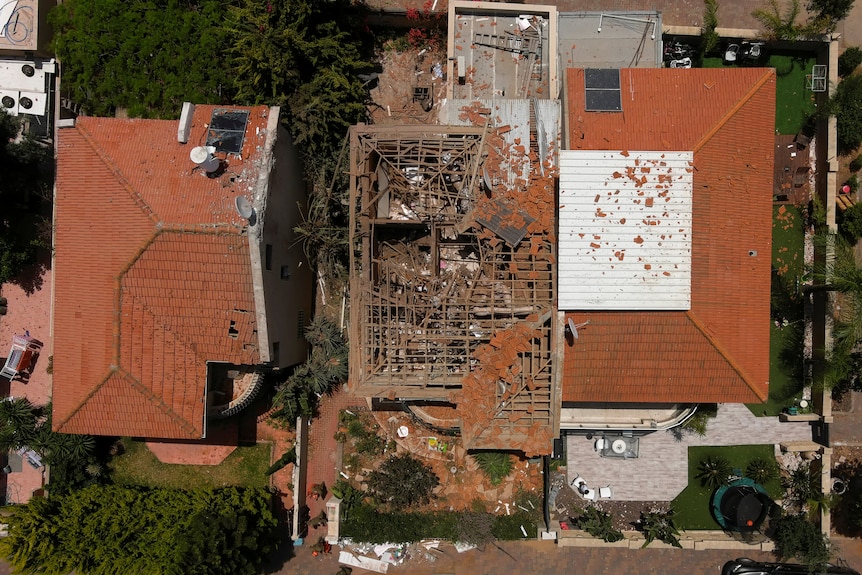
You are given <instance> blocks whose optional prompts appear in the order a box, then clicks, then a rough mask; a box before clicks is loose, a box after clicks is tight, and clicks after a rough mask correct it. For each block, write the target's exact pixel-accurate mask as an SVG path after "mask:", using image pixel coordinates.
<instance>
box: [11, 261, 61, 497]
mask: <svg viewBox="0 0 862 575" xmlns="http://www.w3.org/2000/svg"><path fill="white" fill-rule="evenodd" d="M24 275H25V276H26V277H27V278H28V282H27V285H26V286H25V287H22V286H20V285H18V284H14V283H6V284H3V285H2V286H0V295H2V296H3V297H5V298H6V299H7V300H8V308H9V309H8V312H7V314H6V315H4V316H0V362H2V363H5V362H6V356H7V355H8V354H9V346H11V344H12V336H14V335H23V334H24V333H25V332H26V331H29V332H30V335H31V336H32V337H34V338H36V339H38V340H39V341H41V342H42V343H43V344H44V347H43V348H42V350H41V351H40V353H39V357H38V358H37V359H36V361H35V364H34V365H33V371H32V372H31V374H30V376H29V378H27V379H26V380H25V379H22V378H21V377H16V378H14V379H13V380H12V381H11V382H10V381H9V380H8V379H6V378H0V390H2V395H4V396H12V397H26V398H27V399H29V400H30V402H31V403H32V404H33V405H45V404H47V403H48V402H49V401H51V385H52V376H51V374H50V373H48V371H47V367H48V362H49V358H50V357H51V355H52V354H53V348H52V337H51V285H52V281H53V280H52V278H53V274H52V272H51V270H50V269H46V268H44V267H42V266H40V265H34V266H32V267H31V268H30V270H28V273H26V274H24ZM30 276H32V277H30ZM12 467H13V471H12V473H10V474H8V475H4V476H0V488H2V485H3V483H5V484H6V485H5V492H6V499H7V500H8V501H9V502H11V503H26V502H27V501H29V500H30V498H31V497H32V495H33V492H34V491H35V490H37V489H40V488H41V487H42V486H43V485H44V476H43V474H44V471H45V468H44V467H42V468H39V469H33V467H31V466H30V465H28V464H27V462H26V461H24V462H22V464H21V465H20V466H19V465H17V464H15V465H12Z"/></svg>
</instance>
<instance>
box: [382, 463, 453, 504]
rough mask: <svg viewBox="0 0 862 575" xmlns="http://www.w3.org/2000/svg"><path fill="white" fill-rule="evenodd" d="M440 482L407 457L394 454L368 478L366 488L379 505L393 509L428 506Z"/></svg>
mask: <svg viewBox="0 0 862 575" xmlns="http://www.w3.org/2000/svg"><path fill="white" fill-rule="evenodd" d="M439 484H440V479H439V478H438V477H437V475H436V474H435V473H434V471H433V470H432V469H431V468H430V467H429V466H428V465H426V464H424V463H422V462H421V461H419V460H418V459H416V458H414V457H413V456H412V455H410V454H403V455H393V456H392V457H390V458H389V459H387V460H386V461H384V462H383V465H381V466H380V469H378V470H377V471H373V472H371V474H369V476H368V489H369V491H370V492H371V494H372V495H373V496H374V497H375V498H377V499H378V500H379V501H380V502H382V503H385V504H388V505H390V506H392V507H394V508H405V507H410V506H411V505H416V504H422V503H427V502H428V501H430V500H431V497H432V490H433V489H434V488H435V487H437V486H438V485H439Z"/></svg>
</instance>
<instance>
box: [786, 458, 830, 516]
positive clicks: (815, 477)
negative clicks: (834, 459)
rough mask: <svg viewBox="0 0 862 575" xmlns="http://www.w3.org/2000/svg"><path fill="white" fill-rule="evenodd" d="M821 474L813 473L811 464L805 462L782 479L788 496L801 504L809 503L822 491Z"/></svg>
mask: <svg viewBox="0 0 862 575" xmlns="http://www.w3.org/2000/svg"><path fill="white" fill-rule="evenodd" d="M819 482H820V474H819V473H812V470H811V465H810V464H808V463H803V464H802V465H800V466H799V467H797V468H796V469H794V470H793V471H792V472H791V473H790V475H789V476H788V477H786V478H784V479H783V480H782V482H781V483H782V487H784V489H785V490H786V491H787V498H788V499H789V500H790V501H792V502H794V503H796V504H797V505H799V506H803V505H807V504H808V501H809V500H811V499H814V498H815V497H816V496H817V493H819V492H820V485H819Z"/></svg>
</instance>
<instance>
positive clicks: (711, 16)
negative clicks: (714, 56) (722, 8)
mask: <svg viewBox="0 0 862 575" xmlns="http://www.w3.org/2000/svg"><path fill="white" fill-rule="evenodd" d="M717 27H718V2H717V0H703V27H702V28H701V29H700V34H701V37H702V38H703V44H702V48H701V52H702V53H703V54H704V55H706V54H711V53H712V52H713V51H714V50H715V49H716V48H717V47H718V41H719V36H718V32H716V31H715V30H716V28H717Z"/></svg>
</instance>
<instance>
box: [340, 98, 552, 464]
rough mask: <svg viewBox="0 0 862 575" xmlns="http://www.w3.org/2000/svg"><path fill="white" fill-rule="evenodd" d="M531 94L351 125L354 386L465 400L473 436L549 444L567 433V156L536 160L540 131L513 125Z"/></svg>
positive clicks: (458, 410) (528, 448)
mask: <svg viewBox="0 0 862 575" xmlns="http://www.w3.org/2000/svg"><path fill="white" fill-rule="evenodd" d="M524 102H525V105H526V108H525V110H524V111H525V112H526V113H523V114H522V113H520V112H519V113H518V114H516V115H514V116H511V117H509V116H507V114H506V113H505V112H501V111H500V110H499V109H492V108H490V107H485V106H483V105H482V104H481V103H479V102H475V103H473V104H472V105H463V106H462V107H461V109H460V110H459V111H458V116H459V121H460V122H461V123H462V124H464V125H462V126H366V125H359V126H355V127H354V128H353V129H352V131H351V175H352V176H353V178H352V180H351V195H350V200H351V215H352V221H351V245H353V246H355V247H356V256H355V257H354V258H353V261H352V265H351V290H350V293H351V336H350V341H351V358H350V370H351V373H350V388H351V390H352V391H354V392H355V393H357V394H359V395H363V396H367V397H377V398H386V399H390V400H395V399H400V400H420V399H426V400H438V401H443V402H447V403H448V404H452V405H454V406H455V407H454V412H455V415H456V417H457V418H458V419H460V423H461V432H462V437H463V439H464V443H465V446H466V447H467V448H468V449H519V450H522V451H524V452H526V453H527V454H543V453H549V452H550V449H551V446H552V439H553V437H555V436H556V435H557V434H558V433H559V428H558V425H559V424H558V412H559V393H558V392H557V388H556V385H555V383H554V381H555V377H554V373H553V363H552V361H551V355H552V350H553V349H554V347H553V342H552V340H553V338H554V334H553V331H554V330H553V329H552V323H553V316H554V314H553V311H554V293H553V290H554V286H555V281H554V265H553V264H554V255H553V254H554V245H553V244H554V241H555V240H554V221H555V218H554V192H555V190H554V175H555V173H556V168H555V166H553V165H552V163H551V162H547V164H546V166H545V172H546V174H547V175H546V176H542V175H541V171H540V170H535V169H534V170H531V169H530V168H529V165H530V162H532V163H534V164H537V163H539V152H538V144H537V142H536V141H535V132H532V133H531V131H530V130H524V131H523V135H522V136H515V137H512V136H509V135H508V134H509V133H510V132H514V133H518V132H519V129H520V126H516V125H515V124H509V123H507V119H512V118H516V119H517V118H523V121H529V117H530V114H529V109H530V108H529V106H530V105H529V101H524ZM557 117H558V116H557ZM519 121H520V120H519ZM557 125H558V122H557ZM551 145H552V146H555V145H556V142H553V143H552V144H551Z"/></svg>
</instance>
